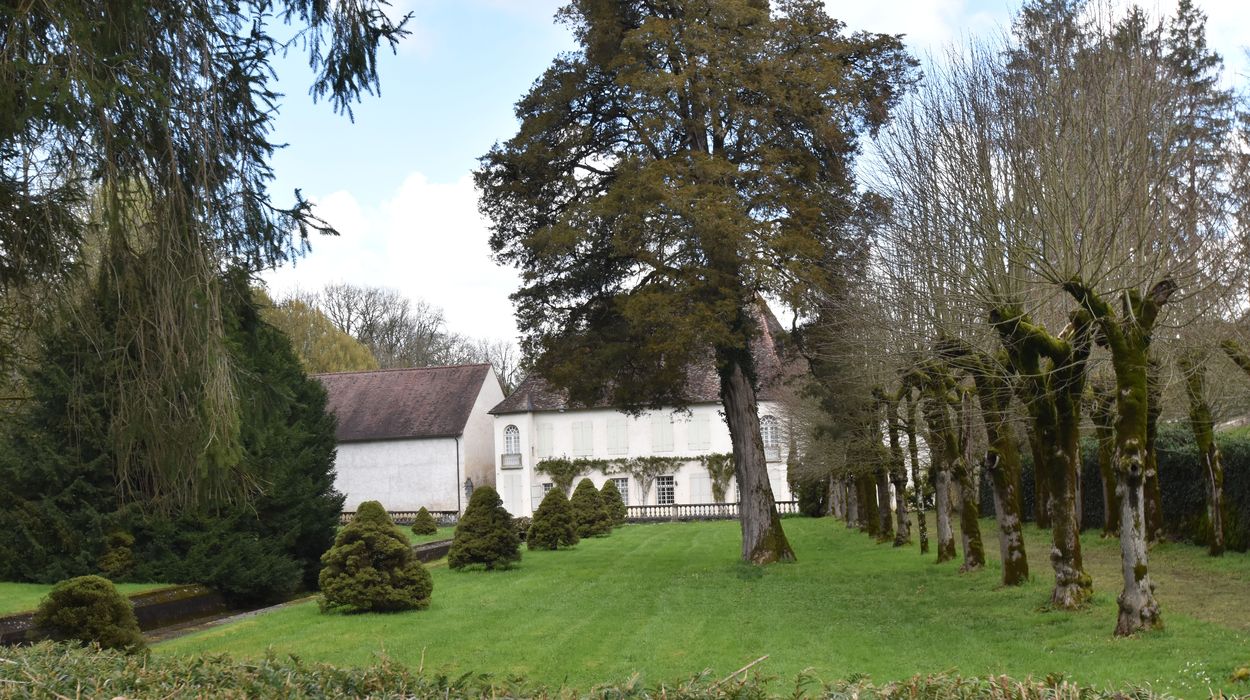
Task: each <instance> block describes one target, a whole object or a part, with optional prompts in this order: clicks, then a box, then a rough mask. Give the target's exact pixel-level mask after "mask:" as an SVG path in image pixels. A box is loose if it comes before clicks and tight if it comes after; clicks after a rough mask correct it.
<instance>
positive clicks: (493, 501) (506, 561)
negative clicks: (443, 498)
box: [447, 486, 521, 571]
mask: <svg viewBox="0 0 1250 700" xmlns="http://www.w3.org/2000/svg"><path fill="white" fill-rule="evenodd" d="M520 560H521V538H520V536H519V535H518V534H517V531H516V528H515V527H514V526H513V524H512V515H511V514H509V513H508V511H507V510H505V509H504V507H503V499H501V498H500V497H499V493H498V492H497V491H495V489H494V488H493V487H491V486H479V487H477V488H476V489H473V496H472V497H471V498H469V507H468V508H465V509H464V515H462V516H460V522H459V524H457V525H456V534H455V537H454V538H453V539H452V541H451V549H450V550H448V551H447V566H449V567H451V568H453V569H463V568H466V567H469V566H474V565H481V566H483V567H485V568H486V570H487V571H489V570H492V569H506V568H508V567H510V566H512V565H513V564H515V563H516V562H518V561H520Z"/></svg>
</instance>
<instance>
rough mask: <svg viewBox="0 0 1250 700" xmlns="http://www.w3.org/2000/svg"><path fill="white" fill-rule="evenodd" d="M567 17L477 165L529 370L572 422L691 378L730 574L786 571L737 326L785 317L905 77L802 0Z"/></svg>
mask: <svg viewBox="0 0 1250 700" xmlns="http://www.w3.org/2000/svg"><path fill="white" fill-rule="evenodd" d="M776 9H777V11H776V12H775V13H770V8H769V6H768V3H767V2H764V1H761V0H692V1H691V2H683V3H667V2H666V3H654V2H644V1H642V0H627V1H624V2H622V1H619V0H573V1H572V2H570V3H569V4H568V5H567V6H566V7H565V8H564V9H563V10H561V12H560V17H561V18H562V19H563V20H564V21H565V22H566V23H567V24H568V25H569V26H570V27H571V28H572V29H573V32H574V35H575V37H576V39H577V41H578V44H579V48H578V49H577V50H576V51H574V52H572V53H568V54H563V55H561V56H560V57H559V58H557V59H556V60H555V61H554V62H553V63H552V65H551V67H550V68H549V69H548V70H547V71H546V73H544V74H543V76H542V77H541V78H539V80H538V81H537V82H536V83H535V85H534V87H533V88H532V89H531V91H530V92H529V94H527V95H526V96H525V97H524V98H522V100H521V101H520V102H519V103H518V104H517V107H516V113H517V116H518V117H519V118H520V120H521V126H520V129H519V131H518V133H517V135H516V136H515V137H513V138H512V139H511V140H509V141H508V142H506V143H503V144H498V145H496V146H495V147H494V148H492V149H491V151H490V152H489V153H488V154H487V155H486V156H484V157H483V158H482V161H481V169H480V170H479V171H478V172H477V175H476V180H477V185H478V187H479V189H480V190H481V193H482V195H481V203H480V207H481V210H482V212H483V213H484V214H486V215H487V216H488V217H489V218H490V219H491V221H492V231H493V233H492V237H491V246H492V248H493V249H494V251H495V254H496V257H497V259H498V260H499V261H500V262H503V263H506V264H511V265H515V266H517V267H519V268H521V270H522V275H523V280H524V281H523V287H522V288H521V290H520V291H519V292H517V293H516V294H515V295H514V296H513V299H514V301H515V302H516V304H517V318H518V322H519V325H520V328H521V330H522V333H523V335H524V345H525V350H526V351H527V353H528V354H529V355H530V356H532V357H534V358H535V360H536V363H537V364H536V369H537V370H538V371H539V372H540V373H541V374H542V375H543V376H545V377H546V378H547V379H549V380H550V381H552V382H553V383H555V384H556V385H558V386H561V387H565V388H567V389H568V390H569V393H570V396H571V398H572V399H573V400H574V401H579V402H592V403H593V402H598V401H602V400H606V401H608V402H610V403H611V404H613V405H617V406H621V407H625V408H631V409H637V408H641V407H645V406H659V405H665V404H668V405H672V404H681V403H682V401H683V399H682V390H683V386H684V384H685V380H686V378H687V372H688V370H689V368H690V367H692V366H694V365H696V364H698V363H700V362H706V361H708V360H711V361H713V362H714V363H715V366H716V371H717V376H718V379H719V383H720V396H721V401H722V404H723V406H724V409H725V416H726V422H727V423H728V426H729V433H730V436H731V438H732V442H733V454H734V460H735V470H736V476H737V479H738V483H739V486H740V493H741V498H742V505H741V507H740V518H741V524H742V535H743V537H742V557H743V558H744V559H745V560H748V561H752V562H756V563H768V562H772V561H777V560H785V559H792V558H793V557H794V553H793V551H792V549H791V548H790V545H789V542H788V541H787V540H786V537H785V534H784V532H783V531H782V527H781V521H780V519H779V518H778V517H777V512H776V507H775V505H774V502H773V494H772V489H771V487H770V486H769V482H768V476H767V471H766V467H765V459H764V449H763V443H762V441H761V438H760V428H759V417H758V413H757V411H756V407H757V398H756V391H757V387H756V379H757V371H756V366H755V362H754V358H753V356H752V353H751V341H752V339H753V338H755V337H756V336H757V335H758V334H759V331H760V329H758V328H757V327H756V323H755V321H754V320H753V317H752V314H751V313H750V305H751V304H753V303H754V302H755V299H756V297H757V295H758V294H760V293H766V294H771V295H774V296H776V297H778V298H780V299H782V300H783V301H784V302H786V303H787V304H790V305H792V306H795V307H800V308H802V307H803V306H804V305H805V304H807V303H808V302H809V292H811V291H812V290H813V289H818V288H823V287H824V286H826V285H827V284H828V281H827V279H826V277H827V276H826V275H825V274H824V268H823V267H822V265H821V261H822V260H823V258H824V257H825V256H826V255H828V251H831V250H838V249H840V247H841V239H840V236H841V232H842V231H843V230H844V228H845V227H846V224H847V219H848V216H850V215H851V213H852V212H854V211H855V210H856V209H857V200H858V194H857V192H856V185H855V178H854V158H855V155H856V153H857V152H858V136H859V134H860V133H861V132H862V131H865V130H873V129H875V128H876V127H877V126H879V125H880V124H882V123H883V122H884V121H885V120H886V119H887V117H888V115H889V112H890V109H891V108H892V106H893V105H894V104H895V102H896V100H897V99H898V97H899V94H900V92H901V91H902V90H903V89H904V87H905V85H906V84H907V82H908V80H909V79H910V76H911V72H910V71H911V67H912V65H913V63H912V61H911V59H909V58H908V57H907V55H906V54H905V52H904V50H903V46H902V42H901V41H900V39H899V38H898V37H892V36H883V35H870V34H855V35H851V36H848V35H846V34H845V33H844V31H843V29H844V27H843V25H842V24H841V23H840V22H837V21H835V20H833V19H831V18H830V17H829V16H828V15H827V14H826V13H825V9H824V4H823V3H821V2H818V1H817V0H785V1H783V2H780V3H778V7H777V8H776Z"/></svg>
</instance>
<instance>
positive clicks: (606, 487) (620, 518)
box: [599, 479, 629, 525]
mask: <svg viewBox="0 0 1250 700" xmlns="http://www.w3.org/2000/svg"><path fill="white" fill-rule="evenodd" d="M599 498H600V500H602V501H603V509H604V510H606V511H607V513H608V519H609V520H611V521H612V524H613V525H620V524H621V523H623V522H625V516H626V514H628V513H629V509H628V508H626V507H625V499H624V498H621V492H620V490H619V489H617V488H616V482H614V481H612V480H611V479H608V480H607V481H605V482H603V488H601V489H599Z"/></svg>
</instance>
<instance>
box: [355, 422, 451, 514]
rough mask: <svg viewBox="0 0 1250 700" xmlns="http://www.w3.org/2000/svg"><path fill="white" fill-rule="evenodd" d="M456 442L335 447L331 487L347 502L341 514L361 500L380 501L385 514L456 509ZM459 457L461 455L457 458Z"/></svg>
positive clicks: (392, 442) (386, 442) (389, 442)
mask: <svg viewBox="0 0 1250 700" xmlns="http://www.w3.org/2000/svg"><path fill="white" fill-rule="evenodd" d="M456 442H457V441H456V440H455V439H454V438H434V439H427V440H377V441H368V442H345V443H339V446H338V455H337V456H336V457H335V463H334V467H335V477H334V486H335V488H337V489H338V490H339V491H340V492H342V493H343V494H344V495H345V496H346V497H347V500H346V501H345V502H344V503H343V509H344V510H346V511H355V510H356V507H357V506H359V505H360V504H361V502H363V501H379V502H380V503H381V504H382V506H383V507H385V508H386V509H387V510H390V511H403V510H417V509H418V508H421V507H422V506H425V507H426V508H428V509H429V510H456V509H457V508H458V507H459V505H460V504H459V501H458V500H457V498H458V497H459V495H460V493H461V491H460V483H461V482H463V477H460V478H459V479H458V478H457V475H458V473H459V469H458V465H457V463H456ZM461 457H462V458H463V454H462V455H461Z"/></svg>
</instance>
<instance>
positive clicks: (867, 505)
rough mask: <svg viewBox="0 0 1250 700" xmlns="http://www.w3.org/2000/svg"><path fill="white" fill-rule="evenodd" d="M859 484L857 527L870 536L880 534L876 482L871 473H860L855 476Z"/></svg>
mask: <svg viewBox="0 0 1250 700" xmlns="http://www.w3.org/2000/svg"><path fill="white" fill-rule="evenodd" d="M855 481H856V483H857V484H858V485H859V521H860V524H859V529H860V530H861V531H863V532H866V533H868V534H869V535H871V536H872V537H877V536H879V535H880V534H881V513H880V509H878V507H877V483H876V479H874V478H873V476H872V474H860V475H859V476H858V477H857V478H856V480H855Z"/></svg>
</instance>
